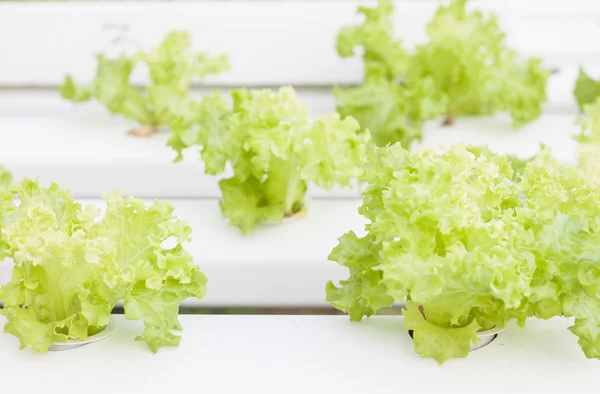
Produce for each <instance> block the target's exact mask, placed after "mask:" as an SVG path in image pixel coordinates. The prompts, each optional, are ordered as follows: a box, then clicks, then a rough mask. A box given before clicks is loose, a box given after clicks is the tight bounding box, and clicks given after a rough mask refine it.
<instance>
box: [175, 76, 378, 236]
mask: <svg viewBox="0 0 600 394" xmlns="http://www.w3.org/2000/svg"><path fill="white" fill-rule="evenodd" d="M231 98H232V100H231V101H227V100H225V98H224V97H223V96H221V95H220V93H216V94H213V95H208V96H205V97H203V98H202V99H201V101H200V102H199V103H195V104H191V105H190V108H189V111H187V112H188V114H187V115H183V116H182V117H181V118H180V119H178V120H177V121H176V122H175V125H174V127H173V134H172V137H171V139H170V140H169V145H170V146H171V147H172V148H173V149H175V150H176V151H177V152H178V159H180V158H181V156H182V151H183V150H184V149H187V148H190V147H193V146H198V147H199V149H200V153H201V156H202V159H203V161H204V164H205V172H207V173H209V174H220V173H222V172H223V171H224V169H225V167H226V165H227V164H229V165H230V166H231V168H232V169H233V176H232V177H231V178H228V179H223V180H221V181H220V182H219V186H220V188H221V192H222V200H221V211H222V213H223V215H224V216H225V217H226V218H227V219H229V221H230V222H231V223H232V224H233V225H235V226H237V227H239V228H240V229H241V231H242V233H243V234H247V233H249V232H250V231H252V230H253V229H254V228H255V227H256V225H257V224H259V223H261V222H271V223H279V222H281V221H282V220H283V219H284V218H285V217H292V216H298V215H302V214H304V213H305V212H306V205H305V193H306V191H307V187H308V183H310V182H312V183H314V184H316V185H317V186H319V187H321V188H324V189H327V190H329V189H331V188H333V187H334V186H336V185H337V186H340V187H348V186H351V184H352V182H353V181H354V180H355V179H358V178H360V177H361V176H362V175H363V166H364V163H365V162H366V160H367V154H368V141H369V139H370V136H369V133H368V131H360V126H359V124H358V122H357V121H356V120H355V119H353V118H351V117H346V118H342V117H341V116H340V115H339V114H330V115H325V116H320V117H317V118H316V119H314V120H313V121H310V120H309V114H308V111H307V110H306V108H305V107H304V106H303V105H302V104H301V103H300V102H298V99H297V97H296V93H295V91H294V89H293V88H291V87H283V88H281V89H279V91H277V92H274V91H271V90H258V91H248V90H245V89H237V90H234V91H232V92H231Z"/></svg>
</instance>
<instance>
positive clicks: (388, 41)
mask: <svg viewBox="0 0 600 394" xmlns="http://www.w3.org/2000/svg"><path fill="white" fill-rule="evenodd" d="M358 12H359V13H361V14H363V15H364V22H363V24H362V25H359V26H345V27H343V28H342V29H341V30H340V32H339V34H338V37H337V44H336V48H337V52H338V54H339V55H340V56H341V57H344V58H345V57H351V56H354V55H355V48H362V52H363V56H362V58H363V62H364V68H365V72H364V77H363V81H362V84H361V85H360V86H358V87H339V86H336V87H335V88H334V95H335V98H336V102H337V106H338V112H339V113H340V114H341V115H342V116H352V117H354V118H355V119H356V120H358V122H359V123H360V124H361V126H362V127H364V128H366V129H369V130H370V132H371V134H372V138H373V142H374V143H375V144H376V145H378V146H385V145H387V144H390V143H394V142H401V143H402V145H403V146H406V147H410V146H411V144H412V143H413V142H414V141H420V140H421V138H422V128H423V122H424V121H425V120H429V119H434V118H435V117H437V116H439V115H440V114H442V112H443V110H444V108H445V102H446V101H445V98H444V97H442V96H440V95H439V94H437V93H436V91H435V85H434V83H433V80H432V79H431V78H420V79H414V80H413V81H411V82H408V81H405V80H404V76H405V75H406V73H407V68H408V66H409V64H410V57H411V55H410V53H409V52H408V51H407V50H405V49H404V48H403V47H402V44H401V41H400V40H396V39H395V38H394V36H393V23H392V15H393V13H394V6H393V3H392V2H391V1H389V0H379V3H378V6H377V7H376V8H368V7H359V8H358Z"/></svg>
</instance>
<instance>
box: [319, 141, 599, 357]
mask: <svg viewBox="0 0 600 394" xmlns="http://www.w3.org/2000/svg"><path fill="white" fill-rule="evenodd" d="M379 153H380V154H379V159H378V160H377V161H376V162H375V163H373V168H372V170H371V171H369V180H368V181H369V186H368V187H367V189H366V190H365V193H364V202H363V205H362V206H361V208H360V213H361V214H362V215H363V216H365V217H366V218H367V219H368V220H369V222H370V223H369V224H368V225H367V226H366V230H367V233H366V235H365V236H363V237H362V238H360V237H358V236H357V235H356V234H354V233H353V232H350V233H347V234H345V235H344V236H342V237H341V238H340V242H339V245H338V246H336V247H335V248H334V250H333V251H332V253H331V255H330V259H332V260H334V261H337V262H338V263H339V264H341V265H344V266H346V267H348V269H349V271H350V277H349V278H348V279H347V280H345V281H342V282H341V283H340V286H336V285H334V284H333V283H331V282H329V283H328V284H327V299H328V300H329V301H330V302H331V303H332V304H333V305H334V306H335V307H337V308H339V309H341V310H343V311H347V312H349V313H350V316H351V318H352V319H353V320H360V319H361V318H362V317H363V316H364V315H367V316H370V315H372V314H374V313H376V312H377V310H378V309H380V308H382V307H386V306H391V305H392V303H393V302H394V301H400V302H403V301H405V300H407V303H406V309H405V312H404V315H405V320H404V321H405V326H406V327H407V328H408V329H410V330H413V331H414V342H415V349H416V351H417V353H419V354H421V355H423V356H426V357H433V358H435V359H436V360H437V361H438V362H440V363H442V362H444V361H446V360H448V359H449V358H455V357H466V356H467V355H468V353H469V351H470V349H471V344H472V343H473V344H476V343H478V341H479V339H478V337H477V332H478V331H482V330H487V329H491V328H493V327H497V328H502V327H504V326H505V325H506V323H507V322H508V321H509V320H512V319H516V320H517V321H518V322H519V323H520V324H524V322H525V319H526V318H528V317H531V316H536V317H539V318H544V319H546V318H550V317H552V316H560V315H561V314H563V313H564V314H565V315H568V316H575V317H576V318H577V319H576V321H575V326H574V327H573V328H572V330H573V332H575V333H576V334H577V335H578V336H580V338H581V339H580V344H581V345H582V347H583V349H584V351H585V352H586V355H588V356H590V355H591V356H594V357H596V356H595V355H596V354H597V353H596V352H597V350H598V349H600V347H598V345H600V343H597V342H595V341H596V339H597V338H596V336H594V335H592V329H593V328H597V327H600V326H598V325H597V323H599V320H598V319H596V317H595V315H594V313H592V312H591V311H593V310H594V308H599V307H600V298H599V297H598V296H597V295H596V294H598V293H594V290H595V287H594V286H595V285H596V283H600V282H598V279H597V278H596V277H595V274H594V272H595V270H596V269H597V268H596V266H597V265H598V264H599V263H600V252H597V251H596V250H597V248H595V245H597V243H598V241H600V239H597V238H598V236H597V235H596V234H600V232H599V231H600V228H598V226H600V220H599V219H600V217H598V213H597V210H596V209H595V204H594V203H593V201H594V199H596V200H597V199H598V198H600V188H599V187H598V186H597V185H596V184H595V183H594V182H593V181H592V180H590V179H589V178H588V177H587V176H585V174H583V173H582V172H580V171H579V170H578V169H575V168H566V167H564V166H562V165H561V164H559V163H558V162H557V161H556V160H555V159H553V158H552V156H551V155H550V152H548V151H547V150H543V151H542V152H541V153H540V154H539V155H538V156H537V157H536V158H535V159H533V160H532V161H530V162H529V163H528V164H527V165H526V167H525V169H524V172H523V175H522V176H518V177H517V178H516V181H515V177H514V171H513V169H512V168H511V165H510V162H509V160H508V159H507V158H506V157H502V156H499V155H496V154H494V153H492V152H490V151H489V150H488V149H487V148H485V147H475V146H464V145H454V146H451V147H449V148H447V149H443V148H429V149H421V150H418V151H415V152H412V153H411V152H408V151H406V150H404V149H403V148H402V147H400V146H399V145H394V146H391V147H389V148H385V149H381V150H380V151H379ZM584 273H585V274H584ZM586 289H587V290H586Z"/></svg>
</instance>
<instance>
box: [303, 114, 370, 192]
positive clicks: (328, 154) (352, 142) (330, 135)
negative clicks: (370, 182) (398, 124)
mask: <svg viewBox="0 0 600 394" xmlns="http://www.w3.org/2000/svg"><path fill="white" fill-rule="evenodd" d="M369 142H370V135H369V131H368V130H367V131H366V132H360V125H359V124H358V122H357V121H356V120H355V119H354V118H351V117H347V118H344V119H342V118H341V117H340V115H338V114H331V115H324V116H321V117H318V118H317V119H316V120H315V121H314V122H313V124H312V125H311V126H310V127H309V128H308V129H307V130H306V131H305V133H304V141H303V143H302V144H300V145H299V146H298V147H297V148H295V150H296V153H297V155H298V156H299V157H300V160H301V161H302V172H301V174H300V177H301V178H302V179H304V180H306V181H312V182H314V183H315V184H316V185H318V186H319V187H321V188H324V189H327V190H331V189H332V188H333V186H334V185H340V186H342V187H349V186H352V181H353V180H356V179H359V178H361V177H362V176H363V174H364V165H365V163H366V161H367V146H368V143H369Z"/></svg>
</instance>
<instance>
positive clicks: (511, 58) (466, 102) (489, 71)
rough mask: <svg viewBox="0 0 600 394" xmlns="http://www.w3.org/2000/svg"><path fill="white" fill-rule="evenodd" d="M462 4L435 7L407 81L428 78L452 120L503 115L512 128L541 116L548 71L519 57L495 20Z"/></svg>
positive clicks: (460, 1)
mask: <svg viewBox="0 0 600 394" xmlns="http://www.w3.org/2000/svg"><path fill="white" fill-rule="evenodd" d="M466 5H467V0H454V1H453V2H452V3H451V4H450V5H448V6H440V8H439V9H438V11H437V12H436V14H435V15H434V17H433V20H432V21H431V22H430V23H429V25H428V26H427V33H428V35H429V42H428V43H426V44H424V45H420V46H418V47H417V48H416V51H415V54H414V56H413V57H412V59H411V64H410V66H409V70H408V72H407V79H408V80H413V79H415V78H416V79H418V78H424V77H431V78H433V80H434V84H435V86H436V91H438V92H440V93H441V94H443V95H445V96H446V97H447V99H448V102H447V106H446V111H445V113H446V116H447V117H448V118H447V119H448V122H449V123H451V122H452V121H451V119H452V117H454V116H462V115H491V114H493V113H495V112H503V111H507V112H509V113H510V114H511V116H512V119H513V123H514V125H515V126H520V125H522V124H525V123H528V122H531V121H532V120H535V119H537V118H538V117H539V116H540V115H541V113H542V104H543V103H544V102H545V101H546V83H547V80H548V77H549V75H550V71H549V70H546V69H544V68H543V67H542V65H541V60H540V59H535V58H529V59H523V58H521V57H520V56H519V55H518V54H517V53H516V52H515V51H514V50H512V49H510V48H509V47H508V46H507V45H506V42H505V38H506V35H505V34H504V33H503V32H502V31H501V30H500V28H499V26H498V22H497V18H496V16H495V15H490V16H489V17H487V18H486V17H485V16H484V15H483V14H482V13H481V12H479V11H474V12H468V11H467V10H466Z"/></svg>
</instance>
